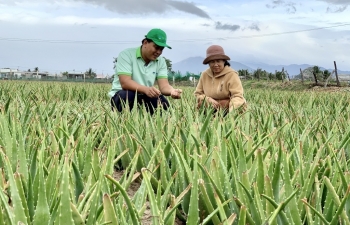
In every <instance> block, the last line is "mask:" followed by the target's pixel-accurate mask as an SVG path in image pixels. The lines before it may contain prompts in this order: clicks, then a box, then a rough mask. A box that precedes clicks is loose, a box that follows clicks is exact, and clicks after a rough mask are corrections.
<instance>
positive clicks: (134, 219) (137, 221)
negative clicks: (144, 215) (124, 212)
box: [105, 175, 140, 225]
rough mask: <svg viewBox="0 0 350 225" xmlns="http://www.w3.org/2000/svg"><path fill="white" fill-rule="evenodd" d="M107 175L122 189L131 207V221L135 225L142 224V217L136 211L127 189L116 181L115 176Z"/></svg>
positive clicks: (121, 191)
mask: <svg viewBox="0 0 350 225" xmlns="http://www.w3.org/2000/svg"><path fill="white" fill-rule="evenodd" d="M105 177H106V178H107V179H108V180H110V181H111V182H112V183H113V184H115V185H116V187H117V189H118V190H119V191H120V193H121V194H122V196H123V197H124V200H125V202H126V204H127V206H128V208H129V213H130V216H131V221H132V223H133V225H139V224H140V218H139V217H138V214H137V213H136V210H135V207H134V206H133V204H132V203H131V201H130V199H129V197H128V194H127V193H126V191H125V190H124V189H123V187H122V186H121V185H120V184H119V182H118V181H116V180H115V179H113V177H111V176H110V175H105Z"/></svg>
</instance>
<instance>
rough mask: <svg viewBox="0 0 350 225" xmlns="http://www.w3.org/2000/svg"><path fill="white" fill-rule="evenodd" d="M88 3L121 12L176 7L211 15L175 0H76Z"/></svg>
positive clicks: (165, 10)
mask: <svg viewBox="0 0 350 225" xmlns="http://www.w3.org/2000/svg"><path fill="white" fill-rule="evenodd" d="M75 1H80V2H85V3H88V4H94V5H102V6H104V7H105V8H106V9H108V10H110V11H113V12H118V13H121V14H149V13H160V14H161V13H165V12H167V11H170V10H173V9H176V10H179V11H182V12H186V13H189V14H192V15H196V16H199V17H202V18H207V19H210V16H209V15H208V14H207V13H206V12H205V11H204V10H202V9H200V8H198V7H197V6H196V5H195V4H194V3H190V2H184V1H173V0H127V1H126V0H75Z"/></svg>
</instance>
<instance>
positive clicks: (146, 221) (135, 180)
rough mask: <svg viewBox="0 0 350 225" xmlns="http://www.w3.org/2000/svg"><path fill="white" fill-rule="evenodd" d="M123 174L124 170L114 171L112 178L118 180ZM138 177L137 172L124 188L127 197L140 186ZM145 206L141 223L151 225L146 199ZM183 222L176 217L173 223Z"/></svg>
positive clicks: (178, 224) (180, 224)
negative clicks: (126, 188)
mask: <svg viewBox="0 0 350 225" xmlns="http://www.w3.org/2000/svg"><path fill="white" fill-rule="evenodd" d="M123 174H124V171H114V174H113V178H114V179H116V180H117V181H119V180H120V179H121V178H122V176H123ZM138 177H139V176H138V174H135V175H134V178H133V181H132V183H131V184H130V187H129V189H128V190H126V192H127V193H128V196H129V198H132V197H133V196H134V195H135V193H136V192H137V190H138V189H139V188H140V186H141V182H140V180H139V178H138ZM146 206H147V208H146V210H145V212H144V214H143V216H142V218H141V224H142V225H151V224H152V214H151V209H150V204H149V201H146ZM184 224H185V223H184V222H182V221H181V220H179V219H178V218H176V220H175V225H184Z"/></svg>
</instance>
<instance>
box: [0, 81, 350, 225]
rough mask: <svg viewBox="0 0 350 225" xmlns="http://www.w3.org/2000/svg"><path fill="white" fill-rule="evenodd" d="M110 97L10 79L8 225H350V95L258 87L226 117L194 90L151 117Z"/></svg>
mask: <svg viewBox="0 0 350 225" xmlns="http://www.w3.org/2000/svg"><path fill="white" fill-rule="evenodd" d="M108 89H109V85H104V84H71V83H55V85H53V84H52V83H45V82H30V83H23V82H21V81H16V82H13V81H11V82H6V81H1V82H0V90H2V91H1V92H0V225H2V224H4V225H5V224H6V225H8V224H10V225H11V224H14V225H15V224H16V225H17V224H52V225H55V224H91V225H92V224H115V225H118V224H144V223H145V221H146V219H149V220H147V221H149V223H150V224H167V225H174V224H191V225H192V224H235V225H238V224H251V225H253V224H256V225H259V224H275V225H277V224H278V225H280V224H309V225H314V224H315V225H316V224H326V225H334V224H350V221H349V216H350V199H349V193H350V191H349V190H350V188H349V183H350V174H349V172H348V171H349V166H348V165H349V160H348V158H349V151H350V122H349V121H350V120H349V119H350V118H349V116H350V115H349V111H350V104H349V102H348V99H349V97H350V96H349V93H347V92H339V93H327V94H318V93H315V92H303V93H302V94H301V93H298V92H288V91H274V90H261V89H260V90H258V89H249V90H247V91H246V98H247V99H248V100H249V108H248V111H246V112H245V113H239V112H232V113H231V114H229V115H227V116H226V117H222V116H221V115H220V113H218V114H216V115H214V116H213V115H212V114H211V112H210V111H204V110H203V109H199V110H195V104H194V103H195V100H194V97H193V94H192V93H193V88H184V94H183V98H182V99H181V100H178V101H174V102H171V103H172V107H171V108H170V109H169V110H168V111H166V112H165V111H160V110H156V113H155V114H154V115H153V116H150V115H149V114H148V113H147V112H146V110H145V109H144V108H141V109H139V110H133V111H131V112H125V113H121V114H120V113H114V112H112V111H111V110H110V107H109V105H108V98H107V97H106V93H107V91H108ZM117 170H122V171H123V175H122V176H121V177H120V178H118V179H117V178H115V177H114V173H115V171H117ZM135 182H138V183H139V187H138V189H137V190H136V191H135V193H132V194H130V191H131V187H132V186H133V185H135ZM148 211H149V215H150V218H145V215H146V213H148ZM147 215H148V214H147Z"/></svg>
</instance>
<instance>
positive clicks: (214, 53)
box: [203, 45, 230, 64]
mask: <svg viewBox="0 0 350 225" xmlns="http://www.w3.org/2000/svg"><path fill="white" fill-rule="evenodd" d="M215 59H223V60H230V57H228V56H227V55H225V51H224V49H223V48H222V47H221V46H220V45H212V46H210V47H209V48H208V49H207V57H206V58H205V59H204V61H203V64H208V63H209V62H210V61H212V60H215Z"/></svg>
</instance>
